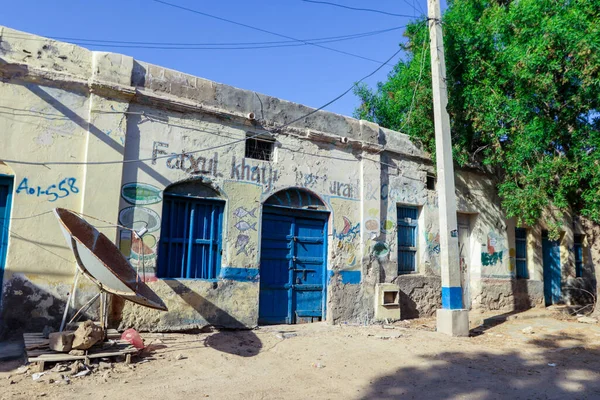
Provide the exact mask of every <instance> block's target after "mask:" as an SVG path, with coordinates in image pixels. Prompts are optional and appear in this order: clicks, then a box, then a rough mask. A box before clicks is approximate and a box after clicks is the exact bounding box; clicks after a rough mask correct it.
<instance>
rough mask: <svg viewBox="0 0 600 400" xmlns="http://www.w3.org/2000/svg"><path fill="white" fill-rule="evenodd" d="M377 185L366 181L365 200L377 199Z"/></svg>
mask: <svg viewBox="0 0 600 400" xmlns="http://www.w3.org/2000/svg"><path fill="white" fill-rule="evenodd" d="M377 192H378V190H377V186H375V185H373V184H372V183H371V182H367V184H366V186H365V200H367V201H368V200H379V199H378V198H377Z"/></svg>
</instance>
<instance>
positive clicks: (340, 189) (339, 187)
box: [329, 181, 358, 199]
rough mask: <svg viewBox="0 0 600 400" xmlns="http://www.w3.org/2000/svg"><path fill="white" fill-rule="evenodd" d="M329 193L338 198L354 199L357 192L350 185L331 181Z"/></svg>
mask: <svg viewBox="0 0 600 400" xmlns="http://www.w3.org/2000/svg"><path fill="white" fill-rule="evenodd" d="M329 193H330V194H332V195H334V196H338V197H345V198H348V199H356V198H357V197H356V196H357V195H358V190H357V189H356V187H355V186H354V185H353V184H352V183H343V182H339V181H332V182H331V184H330V185H329Z"/></svg>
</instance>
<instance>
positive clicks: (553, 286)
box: [542, 232, 561, 306]
mask: <svg viewBox="0 0 600 400" xmlns="http://www.w3.org/2000/svg"><path fill="white" fill-rule="evenodd" d="M542 252H543V254H544V257H543V262H544V298H545V302H546V305H547V306H549V305H552V304H556V303H558V302H559V301H560V298H561V289H560V242H558V241H556V240H549V239H548V235H547V233H546V232H544V233H543V234H542Z"/></svg>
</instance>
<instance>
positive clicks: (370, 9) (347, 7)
mask: <svg viewBox="0 0 600 400" xmlns="http://www.w3.org/2000/svg"><path fill="white" fill-rule="evenodd" d="M302 1H303V2H305V3H314V4H326V5H328V6H334V7H340V8H345V9H348V10H354V11H366V12H372V13H378V14H384V15H391V16H392V17H405V18H413V16H412V15H407V14H395V13H391V12H387V11H381V10H374V9H372V8H357V7H350V6H345V5H343V4H337V3H330V2H328V1H315V0H302Z"/></svg>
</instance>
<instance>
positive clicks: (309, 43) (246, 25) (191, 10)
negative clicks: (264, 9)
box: [150, 0, 387, 64]
mask: <svg viewBox="0 0 600 400" xmlns="http://www.w3.org/2000/svg"><path fill="white" fill-rule="evenodd" d="M150 1H153V2H155V3H160V4H164V5H166V6H169V7H173V8H178V9H180V10H184V11H188V12H191V13H194V14H198V15H203V16H205V17H208V18H213V19H216V20H219V21H223V22H227V23H230V24H234V25H238V26H243V27H244V28H248V29H252V30H255V31H258V32H263V33H268V34H270V35H275V36H279V37H282V38H284V39H289V40H293V41H296V42H301V43H304V44H307V45H310V46H315V47H319V48H321V49H325V50H330V51H334V52H336V53H340V54H345V55H347V56H351V57H355V58H360V59H362V60H366V61H371V62H374V63H377V64H381V61H377V60H374V59H372V58H368V57H363V56H361V55H358V54H354V53H350V52H347V51H343V50H338V49H335V48H333V47H328V46H322V45H320V44H317V43H311V42H309V41H306V40H302V39H297V38H294V37H291V36H288V35H283V34H281V33H277V32H273V31H269V30H267V29H263V28H258V27H256V26H252V25H248V24H244V23H242V22H237V21H233V20H230V19H227V18H223V17H219V16H216V15H212V14H208V13H205V12H202V11H198V10H194V9H192V8H188V7H183V6H180V5H177V4H173V3H169V2H166V1H163V0H150ZM386 64H387V62H386Z"/></svg>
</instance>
